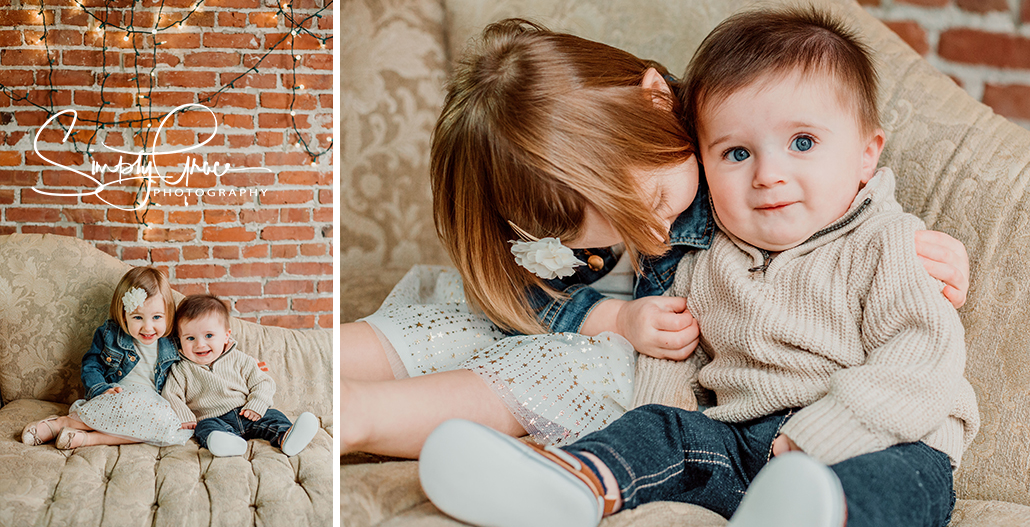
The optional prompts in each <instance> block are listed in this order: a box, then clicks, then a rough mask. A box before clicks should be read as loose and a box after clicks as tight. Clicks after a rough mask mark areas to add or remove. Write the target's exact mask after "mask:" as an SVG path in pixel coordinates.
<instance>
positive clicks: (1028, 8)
mask: <svg viewBox="0 0 1030 527" xmlns="http://www.w3.org/2000/svg"><path fill="white" fill-rule="evenodd" d="M1019 20H1020V21H1021V22H1023V23H1024V24H1026V23H1030V0H1023V1H1022V3H1020V5H1019Z"/></svg>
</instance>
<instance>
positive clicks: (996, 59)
mask: <svg viewBox="0 0 1030 527" xmlns="http://www.w3.org/2000/svg"><path fill="white" fill-rule="evenodd" d="M937 54H938V55H940V57H941V58H943V59H946V60H953V61H955V62H962V63H966V64H978V65H985V66H996V67H1000V68H1022V69H1030V38H1027V37H1021V36H1015V35H1009V34H1005V33H989V32H986V31H980V30H976V29H949V30H947V31H944V32H943V33H941V36H940V40H939V43H938V44H937Z"/></svg>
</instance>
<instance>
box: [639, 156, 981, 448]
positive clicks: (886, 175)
mask: <svg viewBox="0 0 1030 527" xmlns="http://www.w3.org/2000/svg"><path fill="white" fill-rule="evenodd" d="M719 226H720V228H722V225H721V224H720V225H719ZM924 228H925V227H924V225H923V223H922V221H920V220H919V219H918V218H916V217H915V216H913V215H910V214H906V213H904V212H902V210H901V206H900V205H899V204H898V203H897V201H895V199H894V174H893V173H892V172H891V170H890V169H880V170H879V171H878V172H877V174H876V176H874V178H873V179H872V180H871V181H870V182H869V183H868V184H867V185H866V186H865V187H864V188H863V189H862V191H861V192H860V193H859V195H858V196H857V197H856V198H855V201H854V202H853V204H852V206H851V208H850V210H849V211H848V212H847V213H846V214H845V215H844V216H843V217H842V218H841V219H840V220H838V221H837V222H835V223H834V224H833V225H831V226H829V227H828V228H826V229H824V230H823V231H820V232H819V233H816V235H815V236H813V237H812V238H810V239H809V240H808V241H806V242H804V243H803V244H801V245H799V246H797V247H794V248H792V249H789V250H787V251H783V252H781V253H779V254H776V255H775V256H772V257H771V258H770V257H769V255H768V253H765V252H763V251H762V250H760V249H758V248H756V247H753V246H750V245H748V244H746V243H744V242H742V241H740V240H739V239H736V238H735V237H733V236H732V235H727V234H725V233H724V232H723V231H720V232H719V233H717V235H716V237H715V239H714V241H713V243H712V247H711V249H709V250H707V251H696V252H694V253H692V254H690V255H688V256H687V257H685V258H684V260H683V262H682V263H681V264H680V266H679V268H678V271H677V276H676V281H675V283H674V285H673V287H672V289H670V292H669V294H672V295H676V296H686V297H687V305H688V308H689V309H690V312H691V313H692V314H693V315H694V316H695V317H696V318H697V320H698V322H699V325H700V327H701V348H700V350H701V351H700V352H699V353H697V358H695V359H694V362H687V363H680V364H676V363H671V362H669V361H648V362H647V363H646V364H643V365H642V366H643V367H642V368H641V369H638V372H639V374H640V376H639V377H638V380H637V390H638V391H640V392H641V394H642V395H643V396H644V398H646V396H647V394H652V395H654V394H656V393H657V392H658V391H659V387H661V388H660V389H664V390H670V389H671V391H677V390H678V391H680V392H682V391H683V386H684V385H685V384H689V383H690V382H691V381H690V380H688V379H683V378H682V377H681V378H679V379H676V378H675V377H676V376H682V375H683V373H684V372H687V373H688V374H689V372H690V371H691V366H692V364H697V360H698V359H702V360H704V359H706V355H707V357H710V358H711V362H709V363H708V364H706V365H704V366H703V367H702V368H701V370H700V373H699V374H698V378H697V381H698V382H699V383H700V385H701V386H702V387H703V388H705V389H708V390H711V391H713V392H714V393H715V396H716V401H717V403H718V404H716V405H715V406H713V407H711V408H709V409H707V410H706V411H705V413H706V414H707V415H708V416H709V417H712V418H714V419H718V420H721V421H727V422H742V421H747V420H749V419H753V418H756V417H760V416H765V415H768V414H770V413H773V412H776V411H778V410H781V409H785V408H802V409H801V410H800V411H799V412H798V413H796V414H795V415H794V416H793V417H791V418H790V420H789V421H788V422H787V424H786V425H784V427H783V428H782V430H781V432H782V433H784V434H786V435H787V436H788V437H790V438H791V439H793V440H794V441H795V442H796V443H797V444H798V446H800V447H801V448H802V449H803V450H804V451H805V452H807V453H808V454H810V455H812V456H814V457H815V458H817V459H819V460H820V461H822V462H824V463H826V464H834V463H837V462H840V461H843V460H845V459H848V458H850V457H854V456H858V455H861V454H865V453H869V452H874V451H877V450H881V449H884V448H887V447H889V446H892V445H895V444H898V443H904V442H913V441H920V440H921V441H923V442H925V443H926V444H927V445H929V446H931V447H933V448H936V449H938V450H940V451H942V452H944V453H946V454H947V455H948V456H949V457H950V458H951V460H952V465H953V466H955V467H957V466H958V464H959V461H960V460H961V457H962V453H963V452H964V451H965V449H966V447H968V446H969V444H970V443H971V442H972V440H973V437H974V436H975V435H976V433H977V430H978V429H979V422H980V420H979V414H978V412H977V406H976V396H975V394H974V393H973V389H972V386H971V385H970V384H969V382H968V381H966V379H965V378H964V377H963V370H964V368H965V357H966V354H965V344H964V342H963V337H964V330H963V327H962V322H961V321H960V320H959V318H958V315H957V313H956V312H955V310H954V308H952V306H951V305H950V304H949V303H948V302H947V300H946V299H945V298H944V296H943V295H941V293H940V291H941V283H940V282H938V281H936V280H934V279H933V278H931V277H930V275H929V274H928V273H927V272H926V271H925V270H924V269H923V267H922V265H921V264H920V262H919V260H918V258H917V257H916V252H915V246H914V235H915V232H916V231H917V230H921V229H924ZM695 371H696V370H695ZM636 401H637V402H646V401H642V400H641V397H637V398H636Z"/></svg>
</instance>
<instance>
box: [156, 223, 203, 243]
mask: <svg viewBox="0 0 1030 527" xmlns="http://www.w3.org/2000/svg"><path fill="white" fill-rule="evenodd" d="M196 235H197V233H196V231H194V230H193V229H165V228H160V227H150V228H147V229H145V230H144V231H143V239H144V240H145V241H148V242H189V241H193V240H194V238H196Z"/></svg>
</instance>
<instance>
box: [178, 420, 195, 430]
mask: <svg viewBox="0 0 1030 527" xmlns="http://www.w3.org/2000/svg"><path fill="white" fill-rule="evenodd" d="M196 427H197V423H196V422H195V421H194V422H190V423H183V424H182V426H181V427H180V428H182V429H183V430H193V429H194V428H196Z"/></svg>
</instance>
